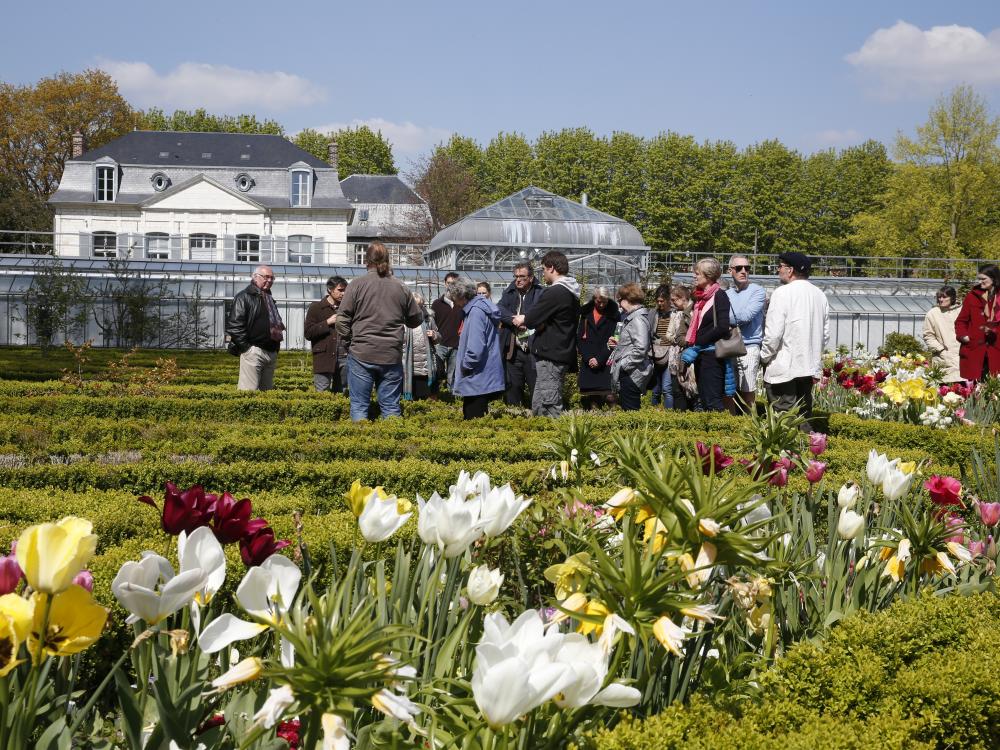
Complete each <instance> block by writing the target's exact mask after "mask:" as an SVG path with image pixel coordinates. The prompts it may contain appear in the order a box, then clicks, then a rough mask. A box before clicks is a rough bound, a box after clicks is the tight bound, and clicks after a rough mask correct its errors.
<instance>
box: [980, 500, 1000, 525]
mask: <svg viewBox="0 0 1000 750" xmlns="http://www.w3.org/2000/svg"><path fill="white" fill-rule="evenodd" d="M976 512H977V513H978V514H979V520H980V521H982V522H983V524H984V525H985V526H996V525H997V523H998V522H1000V503H976Z"/></svg>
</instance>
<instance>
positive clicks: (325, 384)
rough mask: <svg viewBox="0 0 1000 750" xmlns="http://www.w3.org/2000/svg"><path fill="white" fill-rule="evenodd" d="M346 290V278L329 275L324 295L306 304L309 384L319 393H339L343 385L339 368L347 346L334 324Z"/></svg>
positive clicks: (345, 379)
mask: <svg viewBox="0 0 1000 750" xmlns="http://www.w3.org/2000/svg"><path fill="white" fill-rule="evenodd" d="M346 289H347V280H346V279H344V278H343V277H342V276H331V277H330V278H329V279H327V282H326V296H325V297H323V299H321V300H320V301H319V302H313V303H312V304H311V305H309V311H308V312H307V313H306V324H305V336H306V339H307V340H308V341H309V343H311V344H312V355H313V385H314V386H316V390H317V391H320V392H322V391H333V392H334V393H339V392H341V391H343V390H344V386H345V385H346V384H347V378H346V377H345V376H344V372H343V370H342V365H343V363H344V361H345V360H346V359H347V349H346V347H345V346H344V345H343V344H342V343H341V339H340V336H338V335H337V329H336V327H335V326H336V323H337V310H338V308H339V307H340V303H341V300H343V299H344V292H345V291H346Z"/></svg>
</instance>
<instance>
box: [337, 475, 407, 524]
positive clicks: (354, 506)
mask: <svg viewBox="0 0 1000 750" xmlns="http://www.w3.org/2000/svg"><path fill="white" fill-rule="evenodd" d="M373 492H374V493H376V494H377V495H378V497H379V499H380V500H385V499H386V498H387V497H388V495H387V494H386V491H385V490H384V489H382V487H381V486H379V487H366V486H364V485H363V484H361V480H359V479H355V480H354V482H352V483H351V489H349V490H348V491H347V492H345V493H344V499H345V500H347V506H348V507H349V508H350V509H351V513H353V514H354V517H355V518H357V517H359V516H360V515H361V512H362V511H363V510H364V509H365V505H367V504H368V498H370V497H371V496H372V493H373ZM403 512H404V511H400V514H402V513H403Z"/></svg>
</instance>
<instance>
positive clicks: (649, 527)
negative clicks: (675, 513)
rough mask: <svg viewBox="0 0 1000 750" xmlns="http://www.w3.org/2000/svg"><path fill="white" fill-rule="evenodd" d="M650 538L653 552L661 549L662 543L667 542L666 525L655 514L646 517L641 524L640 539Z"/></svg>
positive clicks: (645, 540)
mask: <svg viewBox="0 0 1000 750" xmlns="http://www.w3.org/2000/svg"><path fill="white" fill-rule="evenodd" d="M650 539H652V540H653V544H652V547H653V554H656V553H657V552H659V551H660V550H661V549H663V545H664V544H666V543H667V527H666V526H664V525H663V521H661V520H660V519H659V518H657V517H656V516H653V517H651V518H647V519H646V521H645V523H644V524H643V533H642V541H644V542H649V540H650Z"/></svg>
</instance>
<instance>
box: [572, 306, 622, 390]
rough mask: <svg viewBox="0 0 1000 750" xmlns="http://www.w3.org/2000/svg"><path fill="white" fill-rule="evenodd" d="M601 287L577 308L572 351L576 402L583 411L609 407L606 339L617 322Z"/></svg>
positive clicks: (610, 335) (609, 375)
mask: <svg viewBox="0 0 1000 750" xmlns="http://www.w3.org/2000/svg"><path fill="white" fill-rule="evenodd" d="M610 296H611V294H610V292H609V291H608V288H607V287H605V286H599V287H596V288H595V289H594V296H593V299H591V301H590V302H588V303H587V304H586V305H584V306H583V307H582V308H580V326H579V328H578V329H577V332H576V348H577V351H579V352H580V374H579V375H578V376H577V385H578V386H579V388H580V403H581V405H582V406H583V408H585V409H596V408H599V407H600V406H601V405H602V404H613V403H614V402H615V397H614V390H615V389H614V385H613V384H612V382H611V368H610V367H608V355H609V354H610V352H611V349H610V348H608V339H610V338H611V337H612V336H613V335H614V333H615V325H616V324H617V323H618V305H616V304H615V303H614V302H612V301H611V300H610V299H609V298H610Z"/></svg>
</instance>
